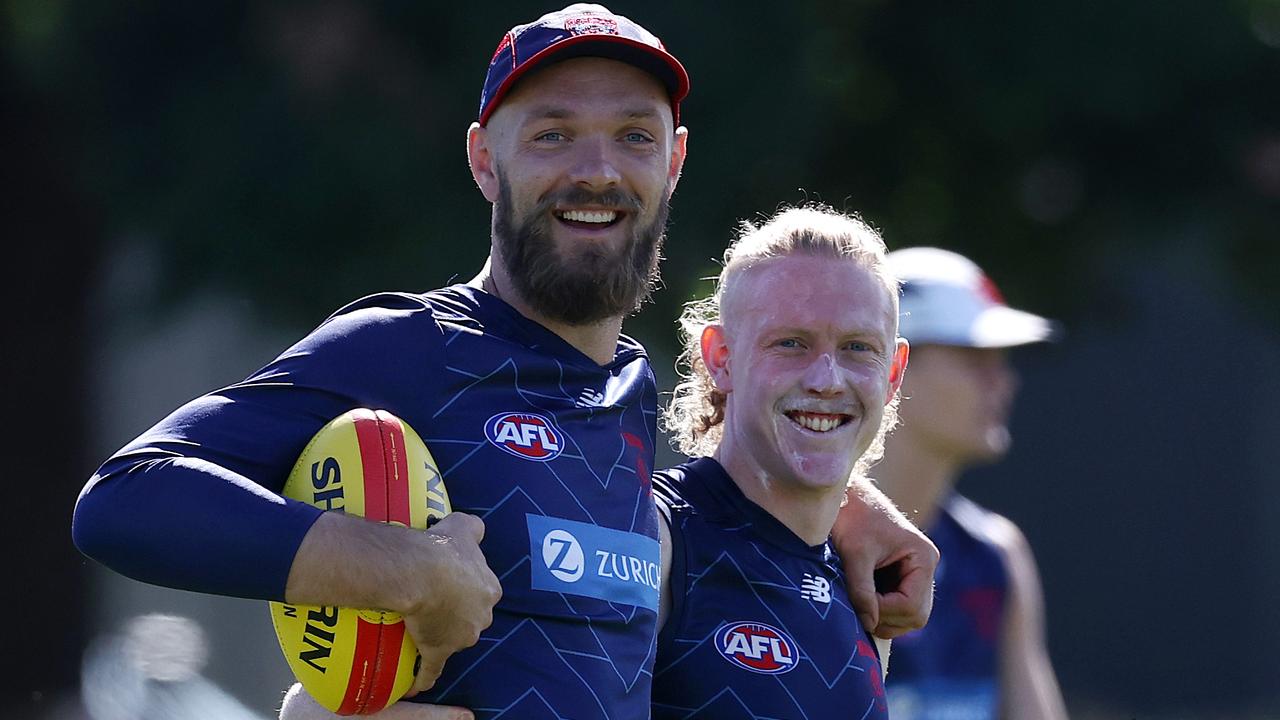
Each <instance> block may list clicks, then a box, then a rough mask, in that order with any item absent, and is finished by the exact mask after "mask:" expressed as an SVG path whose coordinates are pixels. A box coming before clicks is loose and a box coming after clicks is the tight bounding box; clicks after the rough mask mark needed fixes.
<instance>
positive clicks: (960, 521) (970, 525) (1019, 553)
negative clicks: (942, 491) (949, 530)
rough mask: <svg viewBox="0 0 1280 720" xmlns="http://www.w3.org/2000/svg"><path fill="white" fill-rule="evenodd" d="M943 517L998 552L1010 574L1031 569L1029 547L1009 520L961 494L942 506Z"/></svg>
mask: <svg viewBox="0 0 1280 720" xmlns="http://www.w3.org/2000/svg"><path fill="white" fill-rule="evenodd" d="M946 512H947V514H948V515H949V516H950V517H951V518H952V519H953V520H954V521H955V522H956V524H957V525H959V526H960V527H961V528H963V529H964V530H965V531H966V532H968V533H969V534H970V535H972V536H973V537H975V538H976V539H978V540H980V541H982V542H983V543H985V544H987V545H990V546H991V547H993V548H995V549H996V550H997V551H999V553H1000V555H1001V557H1002V559H1003V560H1004V565H1005V567H1006V569H1007V570H1009V571H1011V574H1013V575H1018V574H1020V573H1025V572H1026V570H1027V568H1028V566H1030V567H1031V568H1034V562H1035V561H1034V559H1033V558H1032V555H1031V546H1030V544H1028V543H1027V538H1026V536H1025V535H1023V534H1022V530H1020V529H1019V528H1018V526H1017V524H1015V523H1014V522H1013V521H1012V520H1010V519H1009V518H1007V517H1005V516H1003V515H1001V514H999V513H997V512H993V511H991V510H989V509H987V508H984V507H982V506H981V505H978V504H977V503H975V502H973V501H972V500H969V499H968V498H966V497H963V496H961V495H953V496H952V498H951V500H950V501H948V503H947V505H946Z"/></svg>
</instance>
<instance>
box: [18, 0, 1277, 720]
mask: <svg viewBox="0 0 1280 720" xmlns="http://www.w3.org/2000/svg"><path fill="white" fill-rule="evenodd" d="M610 7H611V9H613V10H615V11H617V12H621V13H623V14H626V15H628V16H630V17H632V18H634V19H636V20H638V21H640V22H641V23H643V24H645V25H647V26H648V27H650V28H651V29H652V30H654V31H655V32H656V33H657V34H658V35H659V36H660V37H662V39H663V40H664V41H665V42H666V44H667V46H668V47H669V48H670V49H671V50H672V51H673V52H674V53H675V54H676V55H677V56H678V57H680V58H681V59H682V60H683V62H684V63H685V65H686V67H687V68H688V70H689V73H690V75H691V77H692V81H693V90H692V94H691V95H690V97H689V99H688V101H687V102H686V103H685V105H684V120H685V122H686V124H687V125H688V126H689V128H690V133H691V136H690V143H689V158H688V162H687V164H686V166H685V174H684V177H683V179H682V181H681V183H680V187H679V189H678V191H677V193H676V197H675V199H674V200H673V211H672V221H671V228H670V233H669V238H668V243H667V246H666V256H667V258H668V259H667V261H666V263H665V265H664V281H665V282H664V284H665V288H664V289H663V290H662V291H661V292H659V293H658V294H657V296H656V297H655V302H654V305H653V306H651V307H648V308H647V309H645V310H644V311H643V312H642V313H641V314H640V315H639V316H637V317H635V318H633V319H632V320H630V321H629V322H628V326H627V331H628V332H629V333H630V334H632V335H634V336H636V337H638V338H640V339H641V340H643V341H644V342H645V343H646V344H647V345H648V346H649V347H650V349H651V351H652V352H653V355H654V360H655V365H656V366H659V370H660V371H661V372H665V373H666V374H665V375H661V376H660V379H661V380H662V381H663V382H664V384H665V386H666V387H665V388H664V389H669V388H670V381H671V374H670V372H667V370H666V368H667V367H669V365H670V358H671V357H672V355H673V353H674V351H675V347H674V343H675V333H674V329H675V326H674V324H673V322H672V321H673V319H674V318H675V317H676V315H677V314H678V310H679V307H680V304H681V303H682V302H684V301H686V300H688V299H689V298H691V297H693V296H695V295H698V294H700V293H705V292H706V291H707V289H708V287H709V286H708V284H707V283H704V282H700V278H704V277H706V276H708V275H712V274H715V272H716V271H717V265H716V263H715V259H716V258H717V257H718V256H719V254H720V253H721V251H722V249H723V247H724V245H725V243H726V241H727V239H728V233H729V229H730V228H731V227H732V226H733V224H734V223H735V221H737V220H738V219H741V218H750V217H754V216H756V215H757V214H758V213H762V212H769V211H772V210H773V209H775V208H776V207H777V206H778V205H779V204H780V203H784V202H785V203H798V202H803V201H806V200H822V201H825V202H827V203H830V204H832V205H835V206H837V207H839V208H842V209H847V210H852V211H857V212H859V213H861V214H862V215H863V216H864V217H865V218H866V219H868V220H869V221H870V222H871V223H872V224H874V225H875V226H877V227H878V228H880V229H881V230H882V231H883V232H884V235H885V238H886V241H887V242H888V243H889V246H890V247H891V248H897V247H904V246H907V245H916V244H936V245H943V246H946V247H949V248H952V249H956V250H959V251H961V252H964V253H965V254H968V255H970V256H971V257H973V258H974V259H975V260H976V261H977V262H979V263H980V264H981V265H983V267H984V268H985V269H986V270H987V271H988V273H989V274H990V275H991V276H992V277H993V278H994V279H995V281H996V282H997V283H998V284H999V285H1000V286H1001V288H1002V290H1003V291H1004V294H1005V295H1006V297H1007V298H1009V300H1010V302H1011V303H1013V304H1014V305H1017V306H1021V307H1025V308H1027V309H1030V310H1034V311H1036V312H1040V313H1042V314H1046V315H1050V316H1053V317H1056V318H1058V319H1060V320H1061V321H1062V322H1063V323H1064V325H1065V327H1066V329H1067V337H1066V340H1065V341H1064V342H1063V343H1060V344H1058V345H1055V346H1053V347H1047V348H1036V349H1033V350H1029V351H1027V352H1025V353H1022V354H1021V355H1019V356H1018V358H1017V360H1018V363H1019V365H1020V368H1021V370H1022V373H1023V381H1024V382H1023V396H1022V399H1021V402H1020V405H1019V409H1018V412H1017V415H1016V417H1015V424H1014V433H1015V437H1016V442H1015V450H1014V453H1013V454H1012V455H1011V457H1010V458H1009V459H1008V460H1007V461H1006V462H1005V463H1003V464H1002V465H999V466H996V467H992V468H985V469H982V470H980V471H977V472H975V473H973V477H971V478H969V479H966V480H965V482H964V484H963V485H962V488H963V489H964V490H965V491H966V492H968V493H969V494H971V495H973V496H974V497H976V498H977V499H979V500H981V501H983V502H986V503H987V504H989V505H991V506H992V507H993V508H995V509H997V510H1000V511H1001V512H1004V513H1005V514H1007V515H1009V516H1010V517H1012V518H1013V519H1014V520H1016V521H1017V522H1019V523H1020V524H1021V525H1022V527H1023V529H1024V531H1025V532H1026V534H1027V535H1028V537H1029V538H1030V540H1031V542H1032V545H1033V547H1034V548H1035V549H1036V553H1037V557H1038V559H1039V562H1040V564H1041V572H1042V574H1043V576H1044V581H1045V586H1046V595H1047V604H1048V617H1049V633H1050V646H1051V649H1052V652H1053V657H1054V661H1055V664H1056V666H1057V669H1058V672H1059V676H1060V678H1061V681H1062V684H1063V687H1064V690H1065V692H1066V694H1067V698H1068V702H1069V704H1070V706H1071V708H1072V710H1073V713H1074V715H1075V716H1077V717H1116V718H1121V717H1124V718H1128V717H1188V718H1190V717H1204V718H1210V717H1213V718H1218V717H1280V661H1278V660H1277V659H1276V658H1277V655H1278V654H1280V611H1277V609H1276V607H1277V603H1280V576H1278V575H1277V573H1280V530H1277V529H1276V527H1275V525H1276V522H1277V519H1280V472H1277V470H1276V467H1277V462H1280V443H1278V442H1277V441H1276V440H1277V438H1278V437H1280V410H1278V409H1277V408H1280V381H1278V380H1277V375H1278V374H1280V242H1278V241H1280V0H1230V1H1224V2H1216V1H1215V2H1190V1H1187V0H1181V1H1175V2H1157V1H1156V0H1130V1H1122V2H1107V3H1101V2H1079V1H1068V0H1044V1H1041V2H1013V1H1011V0H999V1H995V2H983V3H966V2H925V1H922V0H898V1H890V0H881V1H870V0H868V1H862V2H821V1H818V0H800V1H797V2H791V3H769V2H757V1H754V0H744V1H743V2H738V3H734V4H732V5H722V4H713V3H705V4H704V3H693V2H687V3H676V2H647V3H639V2H625V3H623V2H615V3H612V4H611V5H610ZM0 8H2V10H3V13H4V15H3V19H2V20H0V32H2V35H0V38H2V43H3V74H2V75H0V82H3V92H4V104H3V108H4V110H3V113H2V114H0V129H2V130H3V133H0V149H2V153H0V158H3V162H4V168H5V176H6V178H7V182H6V183H5V184H6V185H7V186H8V187H9V190H8V191H6V192H5V194H4V195H5V210H4V213H3V224H2V225H0V233H2V234H3V237H4V240H5V243H4V247H5V250H4V257H5V263H4V264H5V266H6V268H7V271H8V272H7V273H6V275H7V276H8V277H9V278H10V281H9V282H7V283H5V299H6V301H7V303H6V304H7V306H8V307H9V313H8V315H9V317H8V322H7V323H6V324H8V325H9V326H10V327H13V328H14V329H15V331H14V332H11V333H9V334H8V338H9V339H8V340H7V341H6V343H5V345H6V352H4V353H3V356H4V363H5V365H4V369H5V372H4V376H5V378H6V385H7V387H6V393H5V397H6V410H7V411H8V412H7V414H8V415H9V417H10V422H9V423H7V427H8V428H9V430H8V432H7V433H6V441H5V445H6V448H7V449H8V452H6V457H7V458H8V459H9V463H8V469H9V472H8V473H6V479H7V480H8V482H9V486H10V488H11V490H10V498H11V503H10V504H11V506H12V507H14V509H15V510H16V512H13V513H12V514H11V515H12V516H11V518H10V519H9V521H8V522H6V523H5V526H6V528H7V530H6V538H5V540H6V545H8V546H9V547H10V548H13V549H14V551H13V552H11V553H10V555H11V557H13V561H12V565H11V568H12V569H11V571H10V573H8V575H9V577H10V578H11V584H10V586H11V587H16V588H19V592H18V593H17V594H16V596H15V595H14V594H12V593H10V594H8V595H7V597H8V598H9V599H8V600H7V601H5V602H7V603H8V605H7V609H8V611H9V614H10V617H11V618H17V619H18V620H17V621H16V622H15V623H14V624H15V625H17V627H11V628H9V630H8V631H7V632H6V633H5V636H6V639H5V641H4V643H3V645H2V647H4V648H5V649H6V650H7V652H5V653H0V655H2V656H3V659H0V697H3V698H5V699H6V701H10V699H11V704H13V707H14V709H13V710H12V714H11V716H12V717H15V718H19V717H22V718H26V717H41V716H42V713H47V712H52V710H50V708H51V707H53V705H54V703H55V700H54V699H55V698H58V697H59V696H62V695H65V694H66V693H73V692H74V691H75V688H76V684H77V677H78V666H79V658H80V654H81V652H82V650H83V648H84V646H85V644H86V643H88V642H89V641H90V639H91V638H92V637H94V636H95V635H96V634H97V633H99V632H101V631H104V630H106V629H109V628H108V627H106V625H107V623H108V620H109V618H111V617H113V616H112V614H111V613H110V612H105V611H103V610H102V609H101V608H100V607H99V606H100V605H101V604H102V598H103V597H104V593H103V592H101V591H100V589H99V588H100V583H101V582H102V581H101V575H100V573H97V572H96V571H94V570H92V569H91V567H90V565H89V564H88V563H87V562H86V561H84V560H82V559H81V558H80V557H79V555H78V554H76V552H75V550H74V548H72V547H71V545H70V541H69V534H68V524H69V518H70V508H71V505H72V503H73V502H74V499H75V495H76V493H77V492H78V490H79V487H80V485H81V484H82V482H83V480H84V478H86V477H87V476H88V475H89V474H90V473H91V472H92V471H93V469H94V468H95V467H96V465H97V464H98V462H100V461H101V459H102V458H103V457H104V456H105V454H106V453H108V452H110V451H111V450H112V449H114V448H115V447H118V446H119V445H120V444H122V443H123V442H125V441H127V440H128V439H130V438H132V437H133V436H134V435H136V434H137V433H138V432H140V431H141V430H143V429H145V427H147V426H148V425H149V424H150V423H151V422H153V421H154V420H156V419H158V417H159V416H160V414H163V413H164V412H166V411H167V410H168V409H169V408H171V407H173V406H175V405H177V404H179V403H181V402H183V401H185V400H186V399H188V398H189V397H190V396H191V395H193V394H195V393H198V392H201V391H203V390H207V389H210V388H212V387H214V386H216V385H219V384H222V383H226V382H231V381H234V380H236V379H238V378H239V377H241V376H243V375H244V374H246V373H248V372H249V371H251V370H253V369H254V368H255V367H257V366H258V365H261V364H262V363H264V362H266V361H267V360H269V359H270V357H271V356H272V354H273V353H274V352H275V351H277V350H279V349H281V348H283V346H284V345H285V344H286V343H288V342H289V341H290V340H291V339H293V338H295V337H296V336H298V335H299V334H301V333H303V332H305V331H306V330H307V329H309V328H310V327H311V326H313V325H314V324H316V323H317V322H319V321H320V320H321V319H322V318H323V317H324V316H325V315H327V314H328V313H329V312H330V311H331V310H333V309H334V308H336V307H338V306H339V305H341V304H343V303H344V302H346V301H347V300H350V299H352V298H354V297H356V296H359V295H362V294H365V293H368V292H373V291H376V290H382V289H402V290H424V289H428V288H431V287H434V286H438V285H441V284H444V283H447V282H449V281H450V280H453V279H462V280H465V279H467V278H469V277H471V275H472V274H474V272H475V271H476V270H477V269H478V268H479V266H480V264H481V262H482V261H483V258H484V256H485V254H486V252H487V245H488V217H489V209H488V206H487V205H486V204H485V202H484V200H483V198H482V197H481V196H480V194H479V192H477V191H476V189H475V188H474V186H473V184H472V182H471V179H470V176H469V174H468V171H467V167H466V158H465V152H464V142H463V141H464V133H465V130H466V127H467V125H468V123H469V122H470V121H471V120H472V119H473V118H474V116H475V111H476V105H477V103H478V98H479V89H480V84H481V81H482V79H483V74H484V69H485V64H486V62H487V60H488V58H489V56H490V54H491V52H492V50H493V47H494V46H495V45H496V43H497V40H498V39H499V37H500V36H501V34H502V32H504V31H505V30H506V29H507V28H508V27H510V26H511V25H512V24H515V23H517V22H526V21H528V20H532V19H533V18H534V17H536V16H538V15H540V14H541V13H543V12H545V11H547V10H551V9H554V6H551V5H538V4H530V3H510V2H496V3H494V2H491V3H455V4H451V5H448V6H439V5H437V4H433V3H425V2H407V1H400V0H387V1H384V2H357V1H355V0H327V1H321V2H282V1H274V2H273V1H262V2H255V3H244V2H225V3H199V4H191V3H171V2H156V1H144V0H136V1H132V2H115V3H91V2H71V1H69V0H5V2H3V3H0ZM209 308H215V309H214V310H210V309H209ZM211 318H212V320H211ZM249 325H252V326H253V327H252V328H251V329H246V327H247V326H249ZM175 337H178V338H182V341H181V343H179V342H178V341H176V340H173V338H175ZM246 338H252V341H251V340H249V339H246ZM263 338H265V339H263ZM238 341H243V342H238ZM202 343H203V344H204V345H202ZM179 345H181V346H182V347H187V348H194V351H192V352H187V354H175V355H172V356H170V355H167V354H166V349H167V348H177V347H178V346H179ZM202 347H203V348H204V350H202V349H201V348H202ZM173 352H175V353H178V350H177V349H174V350H173ZM228 358H230V359H228ZM193 378H198V380H193ZM153 408H154V411H153ZM130 409H132V410H133V411H134V412H133V413H132V414H131V413H130V412H128V410H130ZM672 457H673V456H671V455H670V453H666V454H665V459H666V460H668V461H669V460H670V459H671V458H672ZM33 608H40V610H39V612H38V616H39V618H38V621H33V622H24V621H22V620H21V618H26V617H31V611H32V609H33ZM145 610H146V608H139V609H138V611H145ZM128 612H129V611H125V610H117V611H116V612H115V614H116V615H126V614H128ZM232 648H233V649H234V644H232ZM247 701H248V702H256V701H254V700H252V699H247ZM256 709H259V710H262V711H263V713H264V715H265V713H266V710H267V708H266V707H265V706H263V707H258V708H256ZM5 710H6V705H5V702H4V701H0V714H3V713H4V712H5Z"/></svg>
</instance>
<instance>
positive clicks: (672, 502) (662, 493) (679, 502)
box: [652, 463, 690, 523]
mask: <svg viewBox="0 0 1280 720" xmlns="http://www.w3.org/2000/svg"><path fill="white" fill-rule="evenodd" d="M688 472H689V467H688V463H685V464H682V465H676V466H675V467H670V468H667V469H665V470H658V471H657V472H655V473H653V478H652V481H653V502H654V504H655V505H657V506H658V512H659V514H661V515H662V516H663V518H665V519H666V521H667V522H668V523H670V522H671V516H672V514H673V513H678V512H686V511H688V510H689V509H690V508H689V503H688V501H686V500H685V498H684V487H685V480H686V478H687V475H688Z"/></svg>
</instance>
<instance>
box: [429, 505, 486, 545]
mask: <svg viewBox="0 0 1280 720" xmlns="http://www.w3.org/2000/svg"><path fill="white" fill-rule="evenodd" d="M431 532H432V533H434V534H436V535H448V536H449V537H454V538H458V539H460V540H468V541H470V542H473V543H475V544H477V545H479V544H480V541H481V540H483V539H484V521H483V520H481V519H480V518H478V517H476V516H475V515H468V514H466V513H463V512H454V513H449V514H448V515H445V516H444V517H443V518H441V519H440V522H438V523H436V524H435V525H432V526H431Z"/></svg>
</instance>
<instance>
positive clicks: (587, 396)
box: [574, 388, 604, 407]
mask: <svg viewBox="0 0 1280 720" xmlns="http://www.w3.org/2000/svg"><path fill="white" fill-rule="evenodd" d="M574 405H575V406H577V407H604V393H602V392H594V391H592V389H591V388H587V389H586V390H583V391H582V394H581V395H579V396H578V400H577V402H575V403H574Z"/></svg>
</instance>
